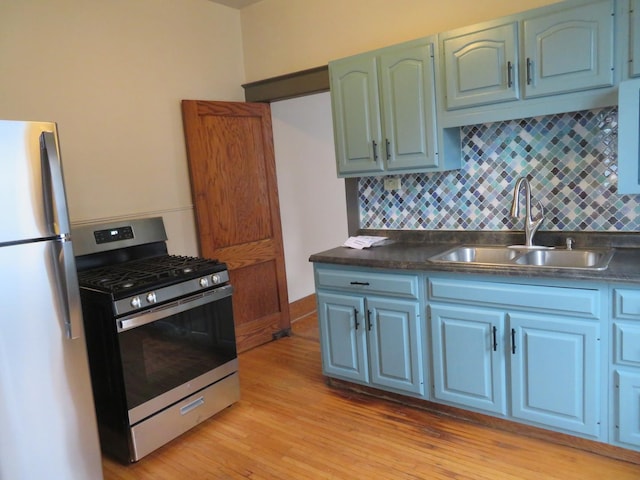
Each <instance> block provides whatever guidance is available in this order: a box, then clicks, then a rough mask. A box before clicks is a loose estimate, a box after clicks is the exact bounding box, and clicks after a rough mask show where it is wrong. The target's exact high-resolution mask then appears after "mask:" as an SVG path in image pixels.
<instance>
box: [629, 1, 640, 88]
mask: <svg viewBox="0 0 640 480" xmlns="http://www.w3.org/2000/svg"><path fill="white" fill-rule="evenodd" d="M629 34H630V40H629V49H630V51H629V58H628V61H629V76H630V77H637V76H640V0H629Z"/></svg>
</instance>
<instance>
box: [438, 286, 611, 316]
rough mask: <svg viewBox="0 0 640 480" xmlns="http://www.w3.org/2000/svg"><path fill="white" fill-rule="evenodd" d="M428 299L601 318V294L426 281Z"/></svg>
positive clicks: (568, 289)
mask: <svg viewBox="0 0 640 480" xmlns="http://www.w3.org/2000/svg"><path fill="white" fill-rule="evenodd" d="M428 285H429V292H428V293H429V300H430V301H434V300H435V301H444V302H455V303H470V304H473V305H484V306H490V307H496V306H502V307H505V308H511V307H513V308H519V309H524V310H527V311H531V312H542V313H551V314H562V315H571V316H579V317H581V318H594V319H598V318H600V297H601V296H600V291H599V290H597V289H585V288H564V287H551V286H549V287H548V286H542V285H515V284H511V283H499V282H476V281H460V280H455V279H453V280H451V279H443V278H431V279H429V283H428Z"/></svg>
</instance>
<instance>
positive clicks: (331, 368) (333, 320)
mask: <svg viewBox="0 0 640 480" xmlns="http://www.w3.org/2000/svg"><path fill="white" fill-rule="evenodd" d="M317 297H318V322H319V326H320V341H321V345H322V368H323V370H324V373H325V374H327V375H329V376H337V377H341V378H344V379H347V380H356V381H359V382H364V383H367V382H369V367H368V354H367V339H366V328H365V325H364V323H363V322H362V319H363V315H364V298H363V297H359V296H355V295H342V294H335V293H323V292H318V295H317Z"/></svg>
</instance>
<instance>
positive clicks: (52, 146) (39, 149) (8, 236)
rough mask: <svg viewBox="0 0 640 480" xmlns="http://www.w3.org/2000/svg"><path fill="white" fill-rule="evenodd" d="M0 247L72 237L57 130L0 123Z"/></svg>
mask: <svg viewBox="0 0 640 480" xmlns="http://www.w3.org/2000/svg"><path fill="white" fill-rule="evenodd" d="M0 171H2V175H0V205H1V206H2V221H1V222H0V245H2V244H6V243H11V242H24V241H29V240H32V239H39V238H50V237H53V236H57V235H60V234H66V233H69V226H68V224H69V220H68V218H67V208H66V197H65V191H64V184H63V179H62V166H61V163H60V152H59V147H58V140H57V133H56V125H55V124H54V123H49V122H14V121H9V120H0Z"/></svg>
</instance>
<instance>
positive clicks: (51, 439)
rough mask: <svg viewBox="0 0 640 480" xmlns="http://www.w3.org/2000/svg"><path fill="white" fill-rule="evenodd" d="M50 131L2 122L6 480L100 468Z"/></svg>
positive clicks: (1, 424)
mask: <svg viewBox="0 0 640 480" xmlns="http://www.w3.org/2000/svg"><path fill="white" fill-rule="evenodd" d="M69 232H70V226H69V217H68V213H67V205H66V195H65V190H64V181H63V176H62V166H61V163H60V151H59V147H58V137H57V132H56V125H55V124H54V123H38V122H15V121H6V120H0V480H35V479H56V480H58V479H59V480H96V479H98V480H99V479H102V478H103V476H102V465H101V457H100V447H99V443H98V433H97V427H96V418H95V410H94V406H93V394H92V391H91V381H90V377H89V367H88V363H87V351H86V344H85V340H84V333H83V326H82V313H81V307H80V299H79V298H80V297H79V291H78V280H77V274H76V269H75V260H74V256H73V250H72V245H71V238H70V235H69Z"/></svg>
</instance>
